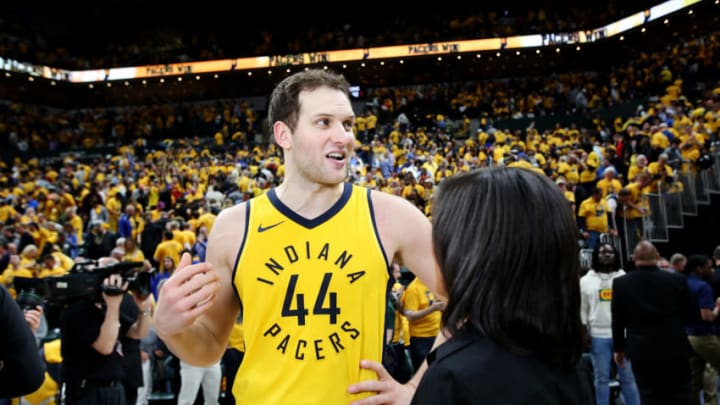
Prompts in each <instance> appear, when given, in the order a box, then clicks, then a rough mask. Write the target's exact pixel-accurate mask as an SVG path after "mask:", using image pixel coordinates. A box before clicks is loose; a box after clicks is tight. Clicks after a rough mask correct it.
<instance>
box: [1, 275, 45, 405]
mask: <svg viewBox="0 0 720 405" xmlns="http://www.w3.org/2000/svg"><path fill="white" fill-rule="evenodd" d="M41 316H42V307H37V308H36V309H28V310H26V311H24V314H23V311H22V310H21V309H20V307H19V306H18V304H17V303H16V302H15V301H14V300H13V299H12V297H11V296H10V293H9V292H8V291H7V290H6V289H5V287H3V286H0V330H2V333H0V398H6V397H16V396H20V395H25V394H28V393H30V392H33V391H35V390H36V389H38V387H40V385H41V384H42V382H43V379H44V377H45V363H43V360H42V359H41V358H40V354H39V352H38V347H37V344H36V343H35V336H33V333H34V332H35V330H37V328H38V326H39V325H40V318H41ZM1 401H2V399H0V402H1Z"/></svg>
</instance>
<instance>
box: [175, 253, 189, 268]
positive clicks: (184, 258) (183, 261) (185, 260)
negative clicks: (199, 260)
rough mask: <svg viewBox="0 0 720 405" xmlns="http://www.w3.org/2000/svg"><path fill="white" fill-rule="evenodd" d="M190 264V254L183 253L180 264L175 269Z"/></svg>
mask: <svg viewBox="0 0 720 405" xmlns="http://www.w3.org/2000/svg"><path fill="white" fill-rule="evenodd" d="M191 263H192V258H191V257H190V253H187V252H185V253H183V254H182V256H181V257H180V263H179V264H178V266H177V268H178V269H182V268H183V267H187V266H189V265H190V264H191Z"/></svg>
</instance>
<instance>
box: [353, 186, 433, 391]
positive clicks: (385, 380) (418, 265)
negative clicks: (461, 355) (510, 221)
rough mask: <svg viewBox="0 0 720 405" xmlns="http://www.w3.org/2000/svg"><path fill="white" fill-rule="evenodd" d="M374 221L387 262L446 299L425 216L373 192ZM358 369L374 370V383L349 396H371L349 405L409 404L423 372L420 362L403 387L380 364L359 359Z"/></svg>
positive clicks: (424, 366) (355, 387) (403, 202)
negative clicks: (395, 262)
mask: <svg viewBox="0 0 720 405" xmlns="http://www.w3.org/2000/svg"><path fill="white" fill-rule="evenodd" d="M373 206H374V207H375V219H376V222H377V225H378V231H379V233H380V239H381V240H382V243H383V247H384V248H385V251H386V252H387V253H388V255H391V256H392V257H389V258H388V261H389V262H390V263H392V261H393V260H394V259H395V260H398V262H400V263H403V264H404V265H405V266H406V267H407V268H408V269H410V271H412V272H413V273H414V274H415V275H416V276H417V277H419V278H420V280H421V281H422V282H423V283H424V284H425V285H426V286H427V287H428V288H429V289H430V291H432V292H433V293H434V294H435V295H436V296H437V297H442V299H443V300H445V299H446V297H445V294H441V292H442V291H439V289H438V288H437V287H438V286H437V284H436V277H435V275H436V273H435V267H436V262H435V257H434V256H433V253H432V252H433V247H432V226H431V224H430V221H429V220H428V219H427V217H426V216H425V215H424V214H423V213H422V212H420V210H418V209H417V208H416V207H415V206H413V205H412V204H410V202H408V201H407V200H404V199H401V198H397V197H396V196H391V195H387V194H382V193H378V192H373ZM446 340H447V336H446V335H445V334H444V333H442V332H441V333H439V334H438V336H437V337H436V338H435V342H434V344H433V349H434V348H435V347H437V346H439V345H440V344H442V343H443V342H445V341H446ZM360 366H361V367H363V368H367V369H370V370H373V371H375V373H376V374H377V376H378V379H377V380H366V381H361V382H358V383H357V384H353V385H351V386H350V387H349V388H348V391H349V392H350V393H353V394H356V393H360V392H373V393H375V395H374V396H371V397H368V398H363V399H360V400H358V401H355V402H353V405H371V404H377V403H382V404H409V403H410V401H411V400H412V396H413V394H414V393H415V389H416V388H417V386H418V384H419V383H420V380H421V379H422V376H423V375H424V374H425V370H426V369H427V362H426V361H423V363H422V365H421V366H420V368H419V369H418V370H417V372H416V373H415V375H414V376H413V377H412V379H411V380H410V381H408V382H407V383H406V384H404V385H403V384H400V383H398V382H397V381H395V380H394V379H393V378H392V376H390V374H389V373H388V372H387V370H385V368H384V367H383V366H382V364H380V363H378V362H375V361H370V360H362V361H361V362H360Z"/></svg>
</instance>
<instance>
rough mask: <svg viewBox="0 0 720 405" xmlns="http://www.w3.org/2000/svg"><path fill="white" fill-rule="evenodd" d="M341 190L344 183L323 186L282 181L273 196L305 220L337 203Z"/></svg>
mask: <svg viewBox="0 0 720 405" xmlns="http://www.w3.org/2000/svg"><path fill="white" fill-rule="evenodd" d="M343 188H344V183H340V184H336V185H323V184H319V183H298V182H288V181H284V182H283V183H282V184H280V185H279V186H277V188H275V194H276V195H277V197H278V198H279V199H280V201H282V202H283V204H285V205H286V206H287V207H288V208H290V209H291V210H293V211H295V212H296V213H298V214H300V215H302V216H304V217H306V218H314V217H316V216H318V215H321V214H323V213H324V212H326V211H327V210H328V209H329V208H330V207H332V206H333V204H335V202H337V200H338V199H339V198H340V196H341V195H342V193H343Z"/></svg>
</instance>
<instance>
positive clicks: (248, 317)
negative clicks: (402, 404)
mask: <svg viewBox="0 0 720 405" xmlns="http://www.w3.org/2000/svg"><path fill="white" fill-rule="evenodd" d="M370 193H371V191H370V190H369V189H366V188H363V187H359V186H353V185H351V184H350V183H346V184H345V185H344V191H343V194H342V196H341V198H340V199H339V200H338V201H337V202H336V203H335V204H334V205H333V206H332V207H331V208H330V209H328V210H327V212H325V213H324V214H323V215H320V216H319V217H317V218H313V219H307V218H304V217H302V216H300V215H299V214H297V213H295V212H294V211H292V210H291V209H290V208H288V207H287V206H286V205H284V204H283V203H282V202H281V201H280V200H279V199H278V197H277V195H276V194H275V189H271V190H270V191H268V192H267V193H264V194H261V195H259V196H258V197H255V198H253V199H251V200H249V202H248V203H247V204H248V205H247V217H246V228H245V240H244V242H243V245H242V246H241V247H240V251H239V253H238V258H237V260H236V263H237V264H236V265H235V269H234V272H233V284H234V287H235V289H236V292H237V294H238V297H239V299H240V302H241V307H242V314H243V329H244V339H245V349H246V350H245V357H244V359H243V362H242V364H241V366H240V369H239V370H238V373H237V375H236V378H235V383H234V386H233V391H232V392H233V395H234V397H235V399H236V400H237V402H238V403H242V404H260V403H262V404H347V403H350V402H351V401H352V400H355V399H358V398H362V397H366V396H369V395H368V394H363V395H362V396H360V395H350V394H349V393H348V392H347V388H348V386H350V385H351V384H353V383H357V382H360V381H364V380H370V379H376V378H377V376H376V374H375V372H373V371H369V370H365V369H361V368H360V360H361V359H369V360H374V361H377V362H380V361H381V360H382V353H383V342H384V334H385V322H384V319H385V306H386V298H387V294H388V292H389V289H390V286H391V283H390V280H391V276H390V270H389V269H390V265H389V263H388V261H387V258H386V255H385V252H384V249H383V247H382V245H381V242H380V238H379V234H378V231H377V226H376V224H375V219H374V214H373V207H372V201H371V199H370Z"/></svg>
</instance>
